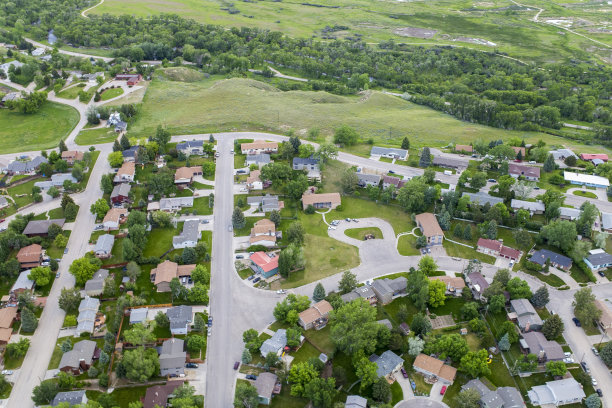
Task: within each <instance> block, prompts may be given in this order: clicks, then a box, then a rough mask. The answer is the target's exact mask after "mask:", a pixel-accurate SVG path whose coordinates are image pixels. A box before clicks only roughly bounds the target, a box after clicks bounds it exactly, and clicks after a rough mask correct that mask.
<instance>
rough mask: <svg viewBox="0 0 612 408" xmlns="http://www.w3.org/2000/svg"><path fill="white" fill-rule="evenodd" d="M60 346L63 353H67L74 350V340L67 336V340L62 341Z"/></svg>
mask: <svg viewBox="0 0 612 408" xmlns="http://www.w3.org/2000/svg"><path fill="white" fill-rule="evenodd" d="M60 348H61V349H62V353H67V352H69V351H70V350H72V341H70V337H66V340H64V341H63V342H62V345H61V347H60Z"/></svg>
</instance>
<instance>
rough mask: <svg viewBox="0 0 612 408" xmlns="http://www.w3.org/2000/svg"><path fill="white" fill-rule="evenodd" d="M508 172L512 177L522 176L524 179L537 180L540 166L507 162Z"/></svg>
mask: <svg viewBox="0 0 612 408" xmlns="http://www.w3.org/2000/svg"><path fill="white" fill-rule="evenodd" d="M523 157H524V156H523ZM508 174H509V175H511V176H512V177H514V178H519V177H520V176H522V177H524V178H525V180H530V181H538V180H539V179H540V168H539V167H534V166H526V165H524V164H518V163H509V164H508Z"/></svg>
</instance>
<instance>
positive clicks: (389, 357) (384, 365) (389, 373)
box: [370, 350, 404, 381]
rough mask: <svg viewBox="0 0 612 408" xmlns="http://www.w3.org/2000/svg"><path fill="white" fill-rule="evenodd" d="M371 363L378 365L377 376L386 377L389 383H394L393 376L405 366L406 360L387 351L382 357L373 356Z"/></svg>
mask: <svg viewBox="0 0 612 408" xmlns="http://www.w3.org/2000/svg"><path fill="white" fill-rule="evenodd" d="M370 361H371V362H373V363H374V364H376V376H377V377H385V378H386V379H387V381H394V380H395V378H394V377H393V375H394V374H395V373H397V372H398V371H399V370H400V369H401V368H402V366H403V365H404V359H403V358H401V357H400V356H398V355H397V354H395V353H394V352H392V351H391V350H387V351H385V352H384V353H382V354H381V355H380V356H377V355H376V354H372V355H371V356H370Z"/></svg>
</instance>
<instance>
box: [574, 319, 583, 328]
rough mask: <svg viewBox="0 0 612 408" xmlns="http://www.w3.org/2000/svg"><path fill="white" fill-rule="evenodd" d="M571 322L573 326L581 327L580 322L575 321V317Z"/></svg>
mask: <svg viewBox="0 0 612 408" xmlns="http://www.w3.org/2000/svg"><path fill="white" fill-rule="evenodd" d="M572 322H574V324H575V325H576V326H578V327H580V326H582V325H581V324H580V320H578V319H576V318H575V317H572Z"/></svg>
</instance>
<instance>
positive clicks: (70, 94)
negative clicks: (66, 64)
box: [56, 82, 86, 99]
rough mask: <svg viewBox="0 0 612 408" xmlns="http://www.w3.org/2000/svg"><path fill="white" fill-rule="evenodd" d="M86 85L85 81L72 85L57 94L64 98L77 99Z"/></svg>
mask: <svg viewBox="0 0 612 408" xmlns="http://www.w3.org/2000/svg"><path fill="white" fill-rule="evenodd" d="M85 85H86V84H85V83H84V82H81V83H78V84H74V85H70V87H69V88H65V89H63V90H61V91H60V92H59V93H58V94H57V95H56V96H57V97H58V98H62V99H75V98H77V97H78V96H79V92H81V91H82V90H83V88H85Z"/></svg>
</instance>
